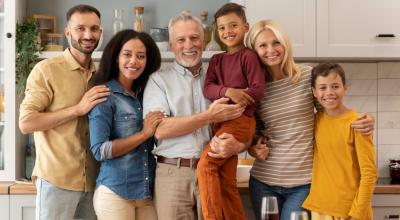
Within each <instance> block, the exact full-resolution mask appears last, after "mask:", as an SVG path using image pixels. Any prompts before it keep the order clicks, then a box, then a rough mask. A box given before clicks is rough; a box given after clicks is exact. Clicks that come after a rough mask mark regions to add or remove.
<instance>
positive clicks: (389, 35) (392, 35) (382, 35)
mask: <svg viewBox="0 0 400 220" xmlns="http://www.w3.org/2000/svg"><path fill="white" fill-rule="evenodd" d="M376 37H396V35H394V34H378V35H376Z"/></svg>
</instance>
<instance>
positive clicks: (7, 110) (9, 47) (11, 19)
mask: <svg viewBox="0 0 400 220" xmlns="http://www.w3.org/2000/svg"><path fill="white" fill-rule="evenodd" d="M0 1H3V0H0ZM24 2H25V0H5V1H4V6H3V7H1V8H0V105H3V106H2V108H1V111H0V181H14V180H15V179H16V178H18V177H21V176H22V174H21V173H22V172H21V171H22V169H21V165H22V162H21V158H22V156H23V155H22V153H21V147H20V144H19V140H17V139H16V130H17V127H16V124H17V123H18V121H17V120H18V117H17V114H16V112H17V108H16V102H15V98H16V97H15V32H16V21H17V20H21V19H22V17H23V16H24V11H25V10H24V9H25V5H24Z"/></svg>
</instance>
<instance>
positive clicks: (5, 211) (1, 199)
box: [0, 194, 10, 219]
mask: <svg viewBox="0 0 400 220" xmlns="http://www.w3.org/2000/svg"><path fill="white" fill-rule="evenodd" d="M0 219H10V196H9V195H1V194H0Z"/></svg>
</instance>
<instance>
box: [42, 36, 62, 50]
mask: <svg viewBox="0 0 400 220" xmlns="http://www.w3.org/2000/svg"><path fill="white" fill-rule="evenodd" d="M62 39H63V35H62V34H59V33H47V34H45V37H44V40H45V42H44V50H45V51H63V45H62Z"/></svg>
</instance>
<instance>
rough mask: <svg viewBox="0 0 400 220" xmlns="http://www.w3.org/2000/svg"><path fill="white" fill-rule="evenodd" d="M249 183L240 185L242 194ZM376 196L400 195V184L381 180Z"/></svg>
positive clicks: (245, 192)
mask: <svg viewBox="0 0 400 220" xmlns="http://www.w3.org/2000/svg"><path fill="white" fill-rule="evenodd" d="M248 188H249V183H247V182H242V183H238V189H239V192H240V193H243V194H248V193H249V189H248ZM374 194H400V182H399V183H396V184H392V183H391V179H390V178H379V179H378V181H377V182H376V185H375V190H374Z"/></svg>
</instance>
